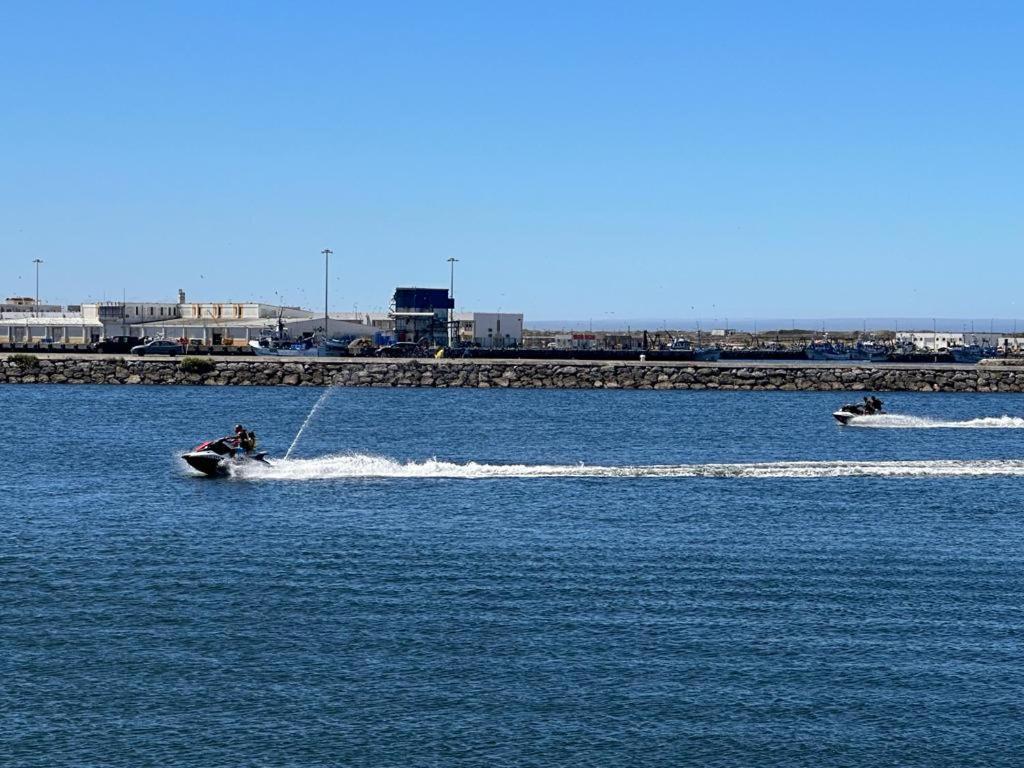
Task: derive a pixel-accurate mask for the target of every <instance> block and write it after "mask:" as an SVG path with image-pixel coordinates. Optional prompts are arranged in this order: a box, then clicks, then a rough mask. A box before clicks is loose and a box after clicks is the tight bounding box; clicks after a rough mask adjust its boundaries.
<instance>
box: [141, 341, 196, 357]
mask: <svg viewBox="0 0 1024 768" xmlns="http://www.w3.org/2000/svg"><path fill="white" fill-rule="evenodd" d="M184 353H185V350H184V349H183V348H182V346H181V344H179V343H178V342H176V341H170V340H169V339H155V340H153V341H150V342H147V343H146V344H140V345H139V346H137V347H132V354H133V355H139V356H142V355H170V356H171V357H174V356H175V355H183V354H184Z"/></svg>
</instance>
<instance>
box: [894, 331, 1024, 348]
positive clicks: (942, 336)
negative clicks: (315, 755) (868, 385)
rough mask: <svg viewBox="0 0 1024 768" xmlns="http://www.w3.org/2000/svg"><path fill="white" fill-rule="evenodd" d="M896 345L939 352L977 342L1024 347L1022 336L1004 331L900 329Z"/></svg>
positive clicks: (985, 344) (994, 346)
mask: <svg viewBox="0 0 1024 768" xmlns="http://www.w3.org/2000/svg"><path fill="white" fill-rule="evenodd" d="M896 344H897V345H910V346H912V347H913V348H914V349H920V350H927V351H928V352H941V351H944V350H948V349H952V348H954V347H963V346H970V345H972V344H977V345H978V346H980V347H990V348H994V349H1009V350H1019V349H1021V348H1024V336H1009V335H1007V334H1005V333H981V332H978V333H975V332H973V331H968V332H966V333H950V332H945V331H900V332H899V333H897V334H896Z"/></svg>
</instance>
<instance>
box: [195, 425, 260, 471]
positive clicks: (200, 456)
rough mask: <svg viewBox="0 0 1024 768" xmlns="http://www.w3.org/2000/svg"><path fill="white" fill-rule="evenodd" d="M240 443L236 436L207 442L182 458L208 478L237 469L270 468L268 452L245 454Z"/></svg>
mask: <svg viewBox="0 0 1024 768" xmlns="http://www.w3.org/2000/svg"><path fill="white" fill-rule="evenodd" d="M238 442H239V441H238V438H236V437H235V436H234V435H230V436H228V437H219V438H217V439H215V440H207V441H206V442H204V443H200V444H199V445H197V446H196V447H195V448H193V449H192V450H191V451H189V452H188V453H183V454H182V455H181V458H183V459H184V460H185V463H186V464H188V465H189V466H190V467H192V469H194V470H196V471H197V472H202V473H203V474H204V475H206V476H207V477H224V476H226V475H228V474H230V473H231V470H232V468H235V467H246V466H251V467H260V466H264V467H269V466H270V462H269V461H267V454H266V451H260V452H257V453H243V452H242V451H241V450H240V449H239V444H238Z"/></svg>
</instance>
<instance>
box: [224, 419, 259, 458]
mask: <svg viewBox="0 0 1024 768" xmlns="http://www.w3.org/2000/svg"><path fill="white" fill-rule="evenodd" d="M228 439H231V440H233V441H234V443H235V446H236V449H241V450H242V453H244V454H250V453H252V452H253V451H255V450H256V433H255V432H250V431H249V430H247V429H246V428H245V427H243V426H242V425H241V424H236V425H235V436H234V438H228ZM231 455H232V456H234V453H232V454H231Z"/></svg>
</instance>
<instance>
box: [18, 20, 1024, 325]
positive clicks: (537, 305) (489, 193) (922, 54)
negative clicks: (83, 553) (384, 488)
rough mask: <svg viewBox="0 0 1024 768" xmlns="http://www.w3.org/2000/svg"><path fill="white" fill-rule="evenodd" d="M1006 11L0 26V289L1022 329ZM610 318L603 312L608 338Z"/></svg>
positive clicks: (1021, 166) (1021, 122)
mask: <svg viewBox="0 0 1024 768" xmlns="http://www.w3.org/2000/svg"><path fill="white" fill-rule="evenodd" d="M1022 40H1024V6H1022V5H1021V4H1020V3H1017V2H959V3H946V2H938V1H936V2H893V1H892V0H889V1H888V2H855V3H854V2H838V1H836V2H828V1H827V0H816V1H814V2H806V3H803V2H793V1H790V0H787V1H786V2H776V3H769V2H749V3H739V2H702V3H696V2H695V3H682V2H664V3H655V2H649V3H643V2H641V3H624V2H623V3H614V4H613V3H601V2H536V3H532V2H522V1H521V0H517V1H516V2H507V3H489V2H473V3H468V2H467V3H446V2H433V3H421V2H415V3H414V2H409V3H384V2H382V3H368V2H361V3H337V2H324V3H314V2H305V3H303V2H296V3H285V2H279V3H258V2H245V3H226V2H208V1H206V2H197V3H188V2H173V3H171V2H169V3H155V2H143V3H139V2H123V3H118V2H100V3H91V2H79V3H50V4H46V5H45V7H44V4H42V3H14V2H9V3H4V4H3V5H2V6H0V50H2V51H3V53H2V56H3V60H4V64H3V66H2V67H0V141H2V147H3V148H2V152H0V293H2V294H4V295H6V294H11V293H29V294H31V293H32V291H33V290H34V278H33V272H32V269H33V267H32V264H31V261H32V259H34V258H37V257H38V258H42V259H44V260H45V262H46V263H45V264H44V265H43V290H42V295H43V298H44V299H49V300H53V301H63V302H68V301H76V300H86V299H88V298H90V297H91V298H101V297H103V296H106V297H107V298H119V297H120V296H121V293H122V290H124V291H126V292H127V294H128V296H129V297H133V298H150V299H154V298H160V297H163V298H167V299H173V297H174V296H175V292H176V290H177V289H178V288H179V287H182V288H185V289H186V290H187V291H188V292H189V294H190V296H192V297H195V298H206V299H216V298H224V299H240V298H250V297H252V298H263V299H268V300H270V301H274V300H275V298H274V292H275V291H279V292H281V293H282V294H283V296H284V298H285V300H286V301H288V302H289V303H301V304H306V305H313V306H318V305H320V304H321V303H322V257H320V256H319V254H318V252H319V250H320V249H321V248H323V247H325V246H329V247H331V248H332V249H334V251H335V257H334V259H335V261H334V270H335V272H334V274H335V277H332V280H331V286H332V287H331V291H332V302H331V303H332V308H333V309H338V310H342V309H351V308H352V306H353V305H355V304H358V306H359V307H360V309H362V310H370V309H375V308H384V307H386V304H387V300H388V298H389V297H390V294H391V291H392V289H393V287H394V286H395V285H396V284H419V285H445V284H446V283H447V279H448V271H447V264H446V263H445V259H446V258H447V257H449V256H455V257H457V258H459V259H461V261H460V263H459V264H458V266H457V271H456V295H457V296H458V297H459V305H460V307H466V308H473V309H481V310H482V309H497V308H498V307H501V308H502V309H505V310H520V311H523V312H525V313H526V314H527V317H528V319H529V318H531V317H532V318H535V319H542V318H544V319H551V318H588V317H593V318H595V319H605V320H607V319H609V318H630V317H662V316H664V317H673V318H676V317H690V316H693V315H702V316H711V315H718V316H732V317H736V318H738V317H758V316H761V317H793V316H795V317H821V316H830V317H836V316H849V317H862V316H868V317H871V316H892V315H901V316H929V317H930V316H933V315H939V316H946V317H950V316H953V317H956V316H974V317H989V316H996V317H1000V316H1002V317H1014V316H1024V306H1022V305H1024V298H1022V297H1021V285H1022V277H1024V270H1022V266H1021V265H1022V259H1021V256H1022V252H1024V248H1022V246H1024V195H1022V184H1024V98H1022V93H1024V44H1022ZM612 313H614V315H612Z"/></svg>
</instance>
